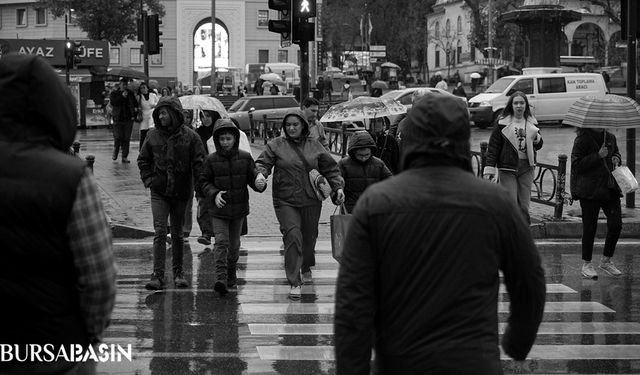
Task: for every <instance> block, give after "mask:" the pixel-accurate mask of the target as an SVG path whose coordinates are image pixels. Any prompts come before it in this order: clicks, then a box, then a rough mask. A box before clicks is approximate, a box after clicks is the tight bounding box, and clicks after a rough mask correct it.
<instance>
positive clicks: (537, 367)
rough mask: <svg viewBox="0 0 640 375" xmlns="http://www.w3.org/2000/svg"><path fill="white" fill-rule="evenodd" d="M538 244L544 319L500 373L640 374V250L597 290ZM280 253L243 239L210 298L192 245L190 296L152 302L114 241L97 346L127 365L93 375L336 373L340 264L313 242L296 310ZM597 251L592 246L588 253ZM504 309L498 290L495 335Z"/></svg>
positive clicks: (623, 255)
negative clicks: (530, 343)
mask: <svg viewBox="0 0 640 375" xmlns="http://www.w3.org/2000/svg"><path fill="white" fill-rule="evenodd" d="M548 242H549V241H548V240H547V241H545V243H546V244H545V246H544V247H541V252H542V253H541V255H542V258H543V261H544V267H545V271H546V277H547V291H548V294H547V305H546V309H545V316H544V321H543V324H542V326H541V327H540V332H539V335H538V339H537V342H536V345H535V346H534V348H533V349H532V351H531V353H530V356H529V359H527V360H526V361H524V362H523V363H516V362H513V361H511V360H509V359H508V358H506V357H504V356H503V367H504V369H505V373H507V374H512V373H538V374H551V373H553V374H563V373H572V374H587V373H613V374H632V373H636V374H637V373H640V283H638V280H639V278H640V253H638V252H637V249H638V248H640V241H635V240H624V241H621V242H622V244H621V246H620V247H619V250H618V251H617V253H616V260H617V264H618V265H619V266H620V268H621V269H622V271H623V272H624V273H625V274H624V275H623V276H622V277H620V278H617V279H616V278H611V277H608V276H605V275H601V276H600V279H599V280H597V281H593V280H583V279H581V278H580V265H581V260H580V254H579V252H577V251H576V249H577V246H575V241H574V242H572V243H571V244H569V243H567V242H564V243H560V244H559V245H558V246H553V245H549V244H548ZM279 247H280V242H279V241H276V240H266V241H262V240H259V239H255V238H254V239H246V240H245V241H244V242H243V249H242V250H241V258H240V262H239V267H240V270H239V272H238V277H239V286H238V288H237V290H236V289H232V291H231V293H229V294H228V295H227V296H225V297H220V296H219V295H218V294H217V293H215V292H214V291H213V284H214V278H213V277H214V274H213V269H214V266H213V256H212V254H211V252H203V247H202V246H201V245H199V244H197V243H196V242H195V241H192V242H191V244H190V245H189V246H186V247H185V265H184V267H185V273H186V276H187V277H188V280H189V281H190V282H191V284H192V287H191V288H189V289H181V290H176V289H169V290H166V291H163V292H156V293H151V292H149V291H147V290H145V289H144V283H145V282H146V280H147V278H148V276H149V272H150V268H151V264H152V260H151V259H152V258H151V241H150V240H149V241H142V242H117V243H116V246H115V250H116V255H117V260H118V266H119V279H118V297H117V302H116V308H115V312H114V316H113V321H112V325H111V327H110V328H109V329H108V331H107V334H106V339H105V341H106V342H107V343H108V344H120V345H126V344H131V345H132V346H133V355H134V360H133V362H120V363H104V364H101V365H100V366H99V367H98V370H99V372H100V373H102V374H167V375H169V374H171V375H180V374H246V373H250V374H305V375H311V374H332V373H335V366H334V362H333V358H334V355H333V324H332V323H333V316H332V312H333V299H334V292H335V276H336V274H337V269H338V264H337V263H336V262H335V261H334V260H333V259H332V258H331V254H330V243H329V242H328V241H320V242H319V243H318V254H319V255H318V257H317V266H316V270H314V282H313V283H312V284H310V285H304V286H303V288H302V293H303V294H302V299H301V300H300V301H298V302H291V301H290V300H289V299H288V298H287V294H288V291H289V288H288V286H287V285H286V279H285V278H284V271H283V264H282V256H281V255H280V254H279ZM601 247H602V244H601V243H599V245H598V242H596V249H601ZM596 251H598V250H596ZM168 256H170V254H169V255H168ZM167 264H168V265H169V264H170V262H168V263H167ZM169 275H170V274H169ZM169 286H170V287H172V283H169ZM508 308H509V298H508V295H507V294H506V292H505V291H504V288H501V290H500V301H499V317H500V322H501V324H500V330H501V331H502V330H503V329H504V324H505V321H506V317H507V313H508Z"/></svg>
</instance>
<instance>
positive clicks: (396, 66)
mask: <svg viewBox="0 0 640 375" xmlns="http://www.w3.org/2000/svg"><path fill="white" fill-rule="evenodd" d="M380 66H381V67H383V68H393V69H400V66H398V65H397V64H394V63H392V62H386V63H383V64H382V65H380Z"/></svg>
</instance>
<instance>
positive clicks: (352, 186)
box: [338, 131, 393, 213]
mask: <svg viewBox="0 0 640 375" xmlns="http://www.w3.org/2000/svg"><path fill="white" fill-rule="evenodd" d="M376 150H377V148H376V143H375V142H374V141H373V137H371V135H370V134H369V133H367V132H366V131H358V132H355V133H354V134H353V135H352V136H351V137H350V139H349V147H348V150H347V153H348V154H349V156H347V157H345V158H343V159H342V160H340V161H339V162H338V167H339V168H340V173H341V174H342V178H344V194H345V201H344V205H345V208H346V209H347V212H348V213H350V212H352V211H353V208H354V207H355V205H356V202H357V201H358V198H360V195H362V193H364V191H365V189H366V188H367V187H368V186H369V185H372V184H374V183H376V182H379V181H382V180H384V179H386V178H388V177H391V176H392V175H393V174H392V173H391V171H390V170H389V168H387V166H386V165H385V164H384V162H383V161H382V160H381V159H380V158H377V157H375V156H373V153H374V152H376Z"/></svg>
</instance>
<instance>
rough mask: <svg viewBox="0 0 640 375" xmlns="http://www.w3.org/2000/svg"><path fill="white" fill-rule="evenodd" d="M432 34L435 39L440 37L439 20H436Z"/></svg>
mask: <svg viewBox="0 0 640 375" xmlns="http://www.w3.org/2000/svg"><path fill="white" fill-rule="evenodd" d="M434 35H435V37H436V39H438V38H440V22H436V26H435V32H434Z"/></svg>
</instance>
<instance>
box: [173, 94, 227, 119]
mask: <svg viewBox="0 0 640 375" xmlns="http://www.w3.org/2000/svg"><path fill="white" fill-rule="evenodd" d="M178 99H179V100H180V103H182V108H184V109H200V110H204V111H215V112H218V114H220V117H222V118H229V114H228V113H227V110H226V109H224V105H223V104H222V102H220V100H218V99H216V98H214V97H212V96H209V95H184V96H181V97H179V98H178Z"/></svg>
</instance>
